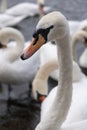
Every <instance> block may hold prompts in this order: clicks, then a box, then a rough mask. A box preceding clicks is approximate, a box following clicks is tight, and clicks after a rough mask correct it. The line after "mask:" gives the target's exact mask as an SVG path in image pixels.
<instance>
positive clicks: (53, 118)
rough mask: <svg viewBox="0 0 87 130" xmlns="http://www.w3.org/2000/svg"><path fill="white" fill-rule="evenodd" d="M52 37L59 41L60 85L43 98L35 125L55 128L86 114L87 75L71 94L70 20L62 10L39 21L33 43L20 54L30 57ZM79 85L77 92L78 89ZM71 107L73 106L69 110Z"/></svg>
mask: <svg viewBox="0 0 87 130" xmlns="http://www.w3.org/2000/svg"><path fill="white" fill-rule="evenodd" d="M60 32H61V33H60ZM37 37H38V39H37ZM51 40H55V41H56V43H57V49H58V56H59V58H58V60H59V87H55V89H53V90H52V91H51V92H50V94H49V96H48V97H47V98H46V99H45V100H44V102H43V104H42V112H41V121H40V123H39V125H38V126H37V127H36V130H44V129H45V130H46V129H47V130H53V129H55V130H56V129H59V128H60V127H61V125H62V123H63V122H64V121H65V122H64V124H69V123H72V122H76V121H80V120H83V119H86V118H87V111H86V109H85V108H86V107H87V104H86V102H85V99H86V97H87V93H86V91H87V87H86V86H87V85H86V83H87V80H86V79H85V78H83V79H82V80H81V82H82V85H81V83H80V84H79V83H78V84H74V83H73V88H75V89H74V90H75V91H74V90H73V97H72V56H71V50H70V49H71V48H70V35H69V28H68V24H67V20H66V19H65V17H64V16H63V15H62V14H61V13H59V12H53V13H50V14H48V15H45V16H43V17H42V19H41V20H40V21H39V23H38V25H37V28H36V32H35V33H34V34H33V39H32V43H31V45H30V46H29V47H28V48H27V49H26V50H25V51H24V53H23V54H22V56H21V58H22V59H27V58H28V57H30V56H32V55H33V54H34V53H35V52H36V51H37V50H38V49H39V48H40V47H41V46H42V45H43V44H44V43H46V42H47V41H51ZM66 58H67V60H66ZM83 77H84V76H83ZM84 86H85V87H84ZM76 89H77V90H78V93H76ZM71 97H72V102H71ZM79 101H80V102H79ZM48 102H49V104H48ZM70 102H71V103H70ZM70 105H71V106H70ZM69 107H70V110H69V112H68V109H69ZM78 110H79V111H78ZM82 113H83V114H82ZM67 114H68V115H67ZM66 116H67V118H66ZM64 124H63V125H64Z"/></svg>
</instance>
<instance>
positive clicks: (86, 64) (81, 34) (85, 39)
mask: <svg viewBox="0 0 87 130" xmlns="http://www.w3.org/2000/svg"><path fill="white" fill-rule="evenodd" d="M78 41H81V42H82V43H84V45H85V46H87V32H86V31H84V30H79V31H78V32H76V34H75V35H74V36H73V38H72V53H73V59H74V60H75V61H76V62H77V52H76V46H77V43H78ZM86 58H87V48H85V50H84V51H83V53H82V54H81V56H80V58H79V65H80V66H81V67H83V68H87V60H86Z"/></svg>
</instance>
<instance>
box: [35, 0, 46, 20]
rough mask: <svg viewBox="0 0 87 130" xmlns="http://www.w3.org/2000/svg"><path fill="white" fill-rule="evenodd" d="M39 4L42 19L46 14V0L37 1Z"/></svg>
mask: <svg viewBox="0 0 87 130" xmlns="http://www.w3.org/2000/svg"><path fill="white" fill-rule="evenodd" d="M37 4H38V8H39V15H40V17H42V16H43V15H44V13H45V11H44V6H45V2H44V0H37Z"/></svg>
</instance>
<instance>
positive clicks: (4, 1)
mask: <svg viewBox="0 0 87 130" xmlns="http://www.w3.org/2000/svg"><path fill="white" fill-rule="evenodd" d="M6 9H7V0H1V13H4V12H5V11H6Z"/></svg>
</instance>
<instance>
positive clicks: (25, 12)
mask: <svg viewBox="0 0 87 130" xmlns="http://www.w3.org/2000/svg"><path fill="white" fill-rule="evenodd" d="M44 11H45V12H49V11H51V8H50V7H47V6H46V7H44ZM5 13H6V14H9V15H12V16H26V17H29V16H35V15H38V14H39V8H38V4H34V3H30V2H24V3H20V4H17V5H15V6H13V7H11V8H9V9H7V10H6V12H5Z"/></svg>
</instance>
